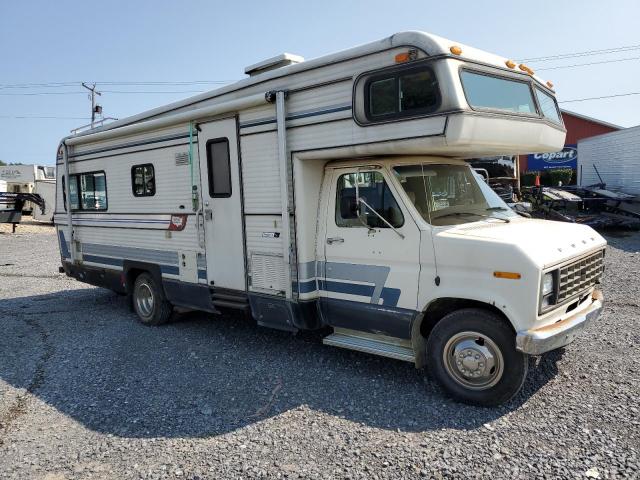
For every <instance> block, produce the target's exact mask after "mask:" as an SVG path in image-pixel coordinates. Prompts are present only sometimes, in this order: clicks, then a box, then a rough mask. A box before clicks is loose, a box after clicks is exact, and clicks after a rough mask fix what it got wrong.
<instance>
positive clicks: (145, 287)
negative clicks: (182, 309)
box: [133, 273, 173, 325]
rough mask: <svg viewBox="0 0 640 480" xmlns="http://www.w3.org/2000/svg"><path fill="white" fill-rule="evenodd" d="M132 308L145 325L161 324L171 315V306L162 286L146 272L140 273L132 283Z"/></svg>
mask: <svg viewBox="0 0 640 480" xmlns="http://www.w3.org/2000/svg"><path fill="white" fill-rule="evenodd" d="M133 308H134V310H135V311H136V313H137V314H138V317H139V318H140V321H141V322H142V323H144V324H145V325H161V324H163V323H166V322H167V321H168V320H169V318H170V317H171V313H172V312H173V306H172V305H171V304H170V303H169V301H168V300H167V299H166V297H165V296H164V292H163V290H162V287H161V286H160V285H158V284H157V282H156V281H155V280H154V278H153V277H152V276H151V275H149V274H148V273H141V274H140V275H138V277H137V278H136V281H135V283H134V285H133Z"/></svg>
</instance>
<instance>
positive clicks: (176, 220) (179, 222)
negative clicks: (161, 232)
mask: <svg viewBox="0 0 640 480" xmlns="http://www.w3.org/2000/svg"><path fill="white" fill-rule="evenodd" d="M187 218H188V217H187V216H186V215H182V214H179V215H171V221H170V222H169V230H171V231H173V232H179V231H180V230H184V227H186V226H187Z"/></svg>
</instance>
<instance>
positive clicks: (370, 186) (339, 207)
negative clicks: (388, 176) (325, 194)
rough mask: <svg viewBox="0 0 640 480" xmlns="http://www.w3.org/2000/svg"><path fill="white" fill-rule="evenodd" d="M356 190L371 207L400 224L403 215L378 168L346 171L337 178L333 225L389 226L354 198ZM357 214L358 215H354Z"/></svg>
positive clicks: (386, 218)
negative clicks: (374, 169) (376, 170)
mask: <svg viewBox="0 0 640 480" xmlns="http://www.w3.org/2000/svg"><path fill="white" fill-rule="evenodd" d="M356 182H357V184H358V193H359V195H360V198H361V199H362V200H364V201H365V202H366V203H367V204H368V205H369V206H370V207H371V208H372V209H374V210H375V211H376V212H377V213H378V214H380V215H381V216H382V217H383V218H384V219H385V220H386V221H387V222H389V223H390V224H391V225H393V226H394V227H395V228H400V227H401V226H402V225H403V224H404V216H403V215H402V211H401V210H400V207H399V206H398V203H397V202H396V200H395V198H394V197H393V194H392V193H391V190H390V189H389V186H388V185H387V183H386V182H385V181H384V178H383V177H382V174H381V173H380V172H359V173H347V174H344V175H341V176H340V178H338V186H337V189H336V192H337V193H336V225H337V226H338V227H363V228H365V227H369V228H389V226H388V225H387V224H386V223H385V222H383V221H382V220H381V219H380V217H378V215H376V214H375V213H374V212H372V211H371V209H369V208H368V207H366V206H365V205H364V204H363V203H360V208H359V209H358V203H357V201H356ZM358 214H359V215H358Z"/></svg>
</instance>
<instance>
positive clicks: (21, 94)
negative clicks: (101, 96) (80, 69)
mask: <svg viewBox="0 0 640 480" xmlns="http://www.w3.org/2000/svg"><path fill="white" fill-rule="evenodd" d="M205 91H206V90H171V91H164V90H163V91H144V90H102V92H103V93H116V94H118V93H141V94H153V93H162V94H170V93H203V92H205ZM0 95H3V96H9V97H16V96H37V95H86V92H24V93H22V92H21V93H0Z"/></svg>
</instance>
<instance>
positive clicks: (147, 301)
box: [136, 283, 153, 317]
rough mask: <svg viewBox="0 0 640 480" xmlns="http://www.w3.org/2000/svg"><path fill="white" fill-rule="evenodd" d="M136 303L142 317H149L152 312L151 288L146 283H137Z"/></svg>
mask: <svg viewBox="0 0 640 480" xmlns="http://www.w3.org/2000/svg"><path fill="white" fill-rule="evenodd" d="M136 305H137V307H138V312H140V314H141V315H142V316H143V317H150V316H151V314H152V313H153V290H151V287H150V286H149V285H147V284H146V283H141V284H140V285H138V288H137V290H136Z"/></svg>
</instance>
